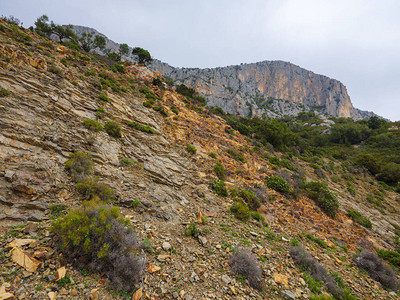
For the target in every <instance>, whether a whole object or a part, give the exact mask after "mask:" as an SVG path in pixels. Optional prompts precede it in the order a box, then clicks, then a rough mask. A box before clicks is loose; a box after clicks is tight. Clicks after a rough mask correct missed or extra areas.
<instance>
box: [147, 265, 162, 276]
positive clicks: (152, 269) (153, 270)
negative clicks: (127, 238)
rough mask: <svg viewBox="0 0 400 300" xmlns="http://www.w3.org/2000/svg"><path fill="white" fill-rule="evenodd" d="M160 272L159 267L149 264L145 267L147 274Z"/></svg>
mask: <svg viewBox="0 0 400 300" xmlns="http://www.w3.org/2000/svg"><path fill="white" fill-rule="evenodd" d="M160 270H161V268H160V267H159V266H156V265H153V264H149V266H148V267H147V272H149V273H150V274H153V273H156V272H158V271H160Z"/></svg>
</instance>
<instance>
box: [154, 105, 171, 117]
mask: <svg viewBox="0 0 400 300" xmlns="http://www.w3.org/2000/svg"><path fill="white" fill-rule="evenodd" d="M153 109H154V110H155V111H158V112H159V113H160V114H162V115H163V116H164V117H168V112H167V110H166V109H165V107H164V106H162V105H156V106H153Z"/></svg>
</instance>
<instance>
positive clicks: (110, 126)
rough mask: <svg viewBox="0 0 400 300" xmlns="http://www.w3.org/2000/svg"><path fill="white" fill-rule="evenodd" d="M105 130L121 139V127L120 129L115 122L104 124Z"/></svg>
mask: <svg viewBox="0 0 400 300" xmlns="http://www.w3.org/2000/svg"><path fill="white" fill-rule="evenodd" d="M104 129H105V131H106V132H107V133H108V134H109V135H111V136H113V137H116V138H121V137H122V134H121V127H119V125H118V124H117V123H115V122H112V121H108V122H106V124H104Z"/></svg>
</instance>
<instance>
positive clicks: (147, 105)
mask: <svg viewBox="0 0 400 300" xmlns="http://www.w3.org/2000/svg"><path fill="white" fill-rule="evenodd" d="M143 106H145V107H147V108H151V107H153V104H152V103H151V102H150V101H144V102H143Z"/></svg>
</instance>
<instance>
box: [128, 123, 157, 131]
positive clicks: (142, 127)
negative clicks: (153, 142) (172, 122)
mask: <svg viewBox="0 0 400 300" xmlns="http://www.w3.org/2000/svg"><path fill="white" fill-rule="evenodd" d="M128 126H129V127H132V128H135V129H137V130H139V131H142V132H146V133H151V134H153V133H155V131H154V129H153V128H151V127H150V126H149V125H142V124H140V123H138V122H129V123H128Z"/></svg>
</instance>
